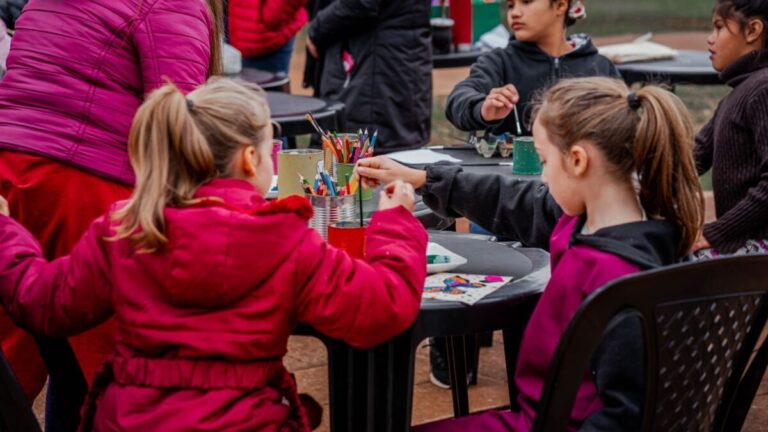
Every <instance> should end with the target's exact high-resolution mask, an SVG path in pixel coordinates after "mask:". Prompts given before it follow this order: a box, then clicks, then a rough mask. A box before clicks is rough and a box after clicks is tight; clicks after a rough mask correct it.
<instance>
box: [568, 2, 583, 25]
mask: <svg viewBox="0 0 768 432" xmlns="http://www.w3.org/2000/svg"><path fill="white" fill-rule="evenodd" d="M586 17H587V7H586V6H584V2H583V1H581V0H577V1H575V2H573V4H572V5H571V8H570V9H568V18H570V19H572V20H574V21H579V20H583V19H584V18H586Z"/></svg>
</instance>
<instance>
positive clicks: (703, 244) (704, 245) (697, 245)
mask: <svg viewBox="0 0 768 432" xmlns="http://www.w3.org/2000/svg"><path fill="white" fill-rule="evenodd" d="M711 248H712V245H711V244H709V241H707V239H705V238H704V234H703V233H699V238H697V239H696V241H695V242H694V243H693V247H692V248H691V249H692V250H693V252H696V251H700V250H702V249H711Z"/></svg>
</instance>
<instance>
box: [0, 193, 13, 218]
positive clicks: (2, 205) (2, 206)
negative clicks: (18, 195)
mask: <svg viewBox="0 0 768 432" xmlns="http://www.w3.org/2000/svg"><path fill="white" fill-rule="evenodd" d="M0 214H1V215H4V216H10V215H11V211H10V210H9V209H8V201H6V200H5V198H3V196H2V195H0Z"/></svg>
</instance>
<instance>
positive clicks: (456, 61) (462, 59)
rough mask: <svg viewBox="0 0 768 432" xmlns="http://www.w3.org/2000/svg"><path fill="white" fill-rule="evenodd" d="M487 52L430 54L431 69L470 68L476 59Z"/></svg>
mask: <svg viewBox="0 0 768 432" xmlns="http://www.w3.org/2000/svg"><path fill="white" fill-rule="evenodd" d="M486 52H487V51H475V50H473V51H467V52H451V53H445V54H432V68H433V69H444V68H457V67H466V66H472V65H473V64H474V63H475V62H476V61H477V59H478V58H479V57H480V56H481V55H483V54H485V53H486Z"/></svg>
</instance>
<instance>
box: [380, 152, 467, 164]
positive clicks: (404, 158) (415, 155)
mask: <svg viewBox="0 0 768 432" xmlns="http://www.w3.org/2000/svg"><path fill="white" fill-rule="evenodd" d="M387 157H388V158H390V159H394V160H396V161H398V162H402V163H404V164H411V165H424V164H431V163H435V162H440V161H448V162H461V159H456V158H455V157H452V156H448V155H447V154H442V153H438V152H436V151H432V150H427V149H419V150H406V151H399V152H395V153H389V154H387Z"/></svg>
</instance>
